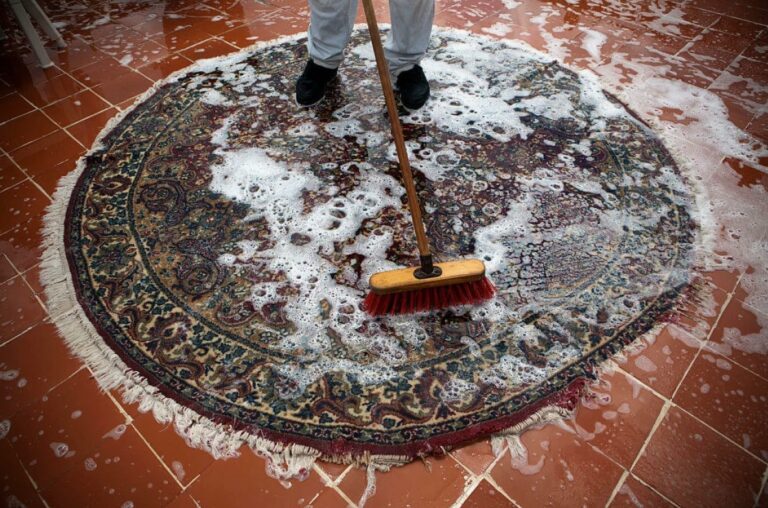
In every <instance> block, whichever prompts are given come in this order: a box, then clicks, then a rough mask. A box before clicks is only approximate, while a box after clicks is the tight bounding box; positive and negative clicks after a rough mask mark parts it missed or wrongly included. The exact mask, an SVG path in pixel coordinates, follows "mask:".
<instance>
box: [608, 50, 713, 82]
mask: <svg viewBox="0 0 768 508" xmlns="http://www.w3.org/2000/svg"><path fill="white" fill-rule="evenodd" d="M609 58H612V59H613V61H614V62H615V64H614V65H617V66H618V65H623V62H624V60H628V61H629V62H630V63H631V64H632V65H633V67H638V66H640V68H641V69H645V70H646V72H648V73H652V74H653V75H658V76H659V77H663V78H666V79H672V80H679V81H683V82H685V83H688V84H691V85H694V86H698V87H702V88H706V87H707V86H709V84H710V83H712V81H714V80H715V79H716V78H717V77H718V76H719V75H720V71H719V70H714V69H710V68H708V67H706V66H705V65H703V64H702V63H699V62H697V61H695V60H693V59H692V58H688V59H685V58H682V57H680V56H671V55H668V54H665V53H662V52H660V51H658V50H656V49H653V48H650V47H647V46H645V45H640V44H626V45H624V46H622V47H620V48H619V49H617V50H616V51H615V52H614V54H613V55H610V56H609ZM620 70H624V69H620ZM603 72H604V71H603ZM626 72H627V73H629V74H630V75H634V74H636V72H635V71H634V70H632V69H626Z"/></svg>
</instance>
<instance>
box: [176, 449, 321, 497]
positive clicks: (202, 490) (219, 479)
mask: <svg viewBox="0 0 768 508" xmlns="http://www.w3.org/2000/svg"><path fill="white" fill-rule="evenodd" d="M240 451H241V454H240V457H237V458H235V459H228V460H219V461H216V462H214V463H213V464H211V466H210V467H209V468H208V469H206V470H205V472H204V473H203V474H202V475H201V476H200V477H199V478H198V479H197V480H195V482H194V483H193V484H192V485H191V486H190V487H189V488H188V489H187V490H186V492H187V493H189V495H190V496H191V497H192V499H194V500H196V501H197V502H198V503H200V505H201V506H304V504H306V503H309V501H310V500H312V499H313V498H314V497H315V495H316V494H318V493H319V492H320V491H322V490H323V489H325V487H324V486H323V482H322V480H321V479H320V476H319V475H317V474H312V473H310V474H309V476H308V477H307V478H306V479H305V480H304V481H299V480H291V481H289V482H285V484H283V483H282V482H280V481H278V480H276V479H274V478H271V477H270V476H268V475H267V473H266V467H265V464H266V462H265V461H264V459H263V458H261V457H257V456H256V455H255V454H254V453H253V452H251V450H250V449H249V448H247V447H243V448H242V449H241V450H240Z"/></svg>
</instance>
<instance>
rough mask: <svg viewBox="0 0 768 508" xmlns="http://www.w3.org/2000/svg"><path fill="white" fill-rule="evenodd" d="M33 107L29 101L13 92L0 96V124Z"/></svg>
mask: <svg viewBox="0 0 768 508" xmlns="http://www.w3.org/2000/svg"><path fill="white" fill-rule="evenodd" d="M33 109H35V107H34V106H32V105H31V104H30V103H29V101H27V100H26V99H25V98H24V97H22V96H21V95H19V94H18V93H16V92H14V93H11V94H8V95H6V96H5V97H2V98H0V124H1V123H3V122H7V121H8V120H10V119H12V118H16V117H17V116H21V115H23V114H26V113H29V112H30V111H32V110H33Z"/></svg>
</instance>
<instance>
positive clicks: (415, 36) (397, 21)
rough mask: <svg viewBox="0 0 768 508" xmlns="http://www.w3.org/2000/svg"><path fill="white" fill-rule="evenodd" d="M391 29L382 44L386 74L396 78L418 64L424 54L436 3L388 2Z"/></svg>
mask: <svg viewBox="0 0 768 508" xmlns="http://www.w3.org/2000/svg"><path fill="white" fill-rule="evenodd" d="M389 11H390V16H391V18H392V30H391V31H390V33H389V37H387V42H386V43H385V44H384V54H386V56H387V62H389V71H390V72H391V73H392V75H394V76H397V75H398V74H400V73H401V72H403V71H407V70H409V69H411V68H412V67H413V66H414V65H416V64H418V63H419V62H420V61H421V59H422V58H423V57H424V55H425V54H426V52H427V48H428V47H429V37H430V35H431V34H432V22H433V21H434V18H435V0H389Z"/></svg>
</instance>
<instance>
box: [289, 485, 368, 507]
mask: <svg viewBox="0 0 768 508" xmlns="http://www.w3.org/2000/svg"><path fill="white" fill-rule="evenodd" d="M304 503H308V504H307V506H311V507H312V508H341V507H343V506H347V507H350V506H353V505H350V504H349V503H348V502H347V501H346V500H345V499H344V498H343V497H341V494H339V493H338V492H337V491H336V490H335V489H331V488H324V489H323V490H321V491H320V492H319V493H318V494H317V495H316V497H315V498H314V499H311V500H304ZM297 505H301V504H299V503H297ZM369 506H374V505H373V503H371V504H370V505H369Z"/></svg>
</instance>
